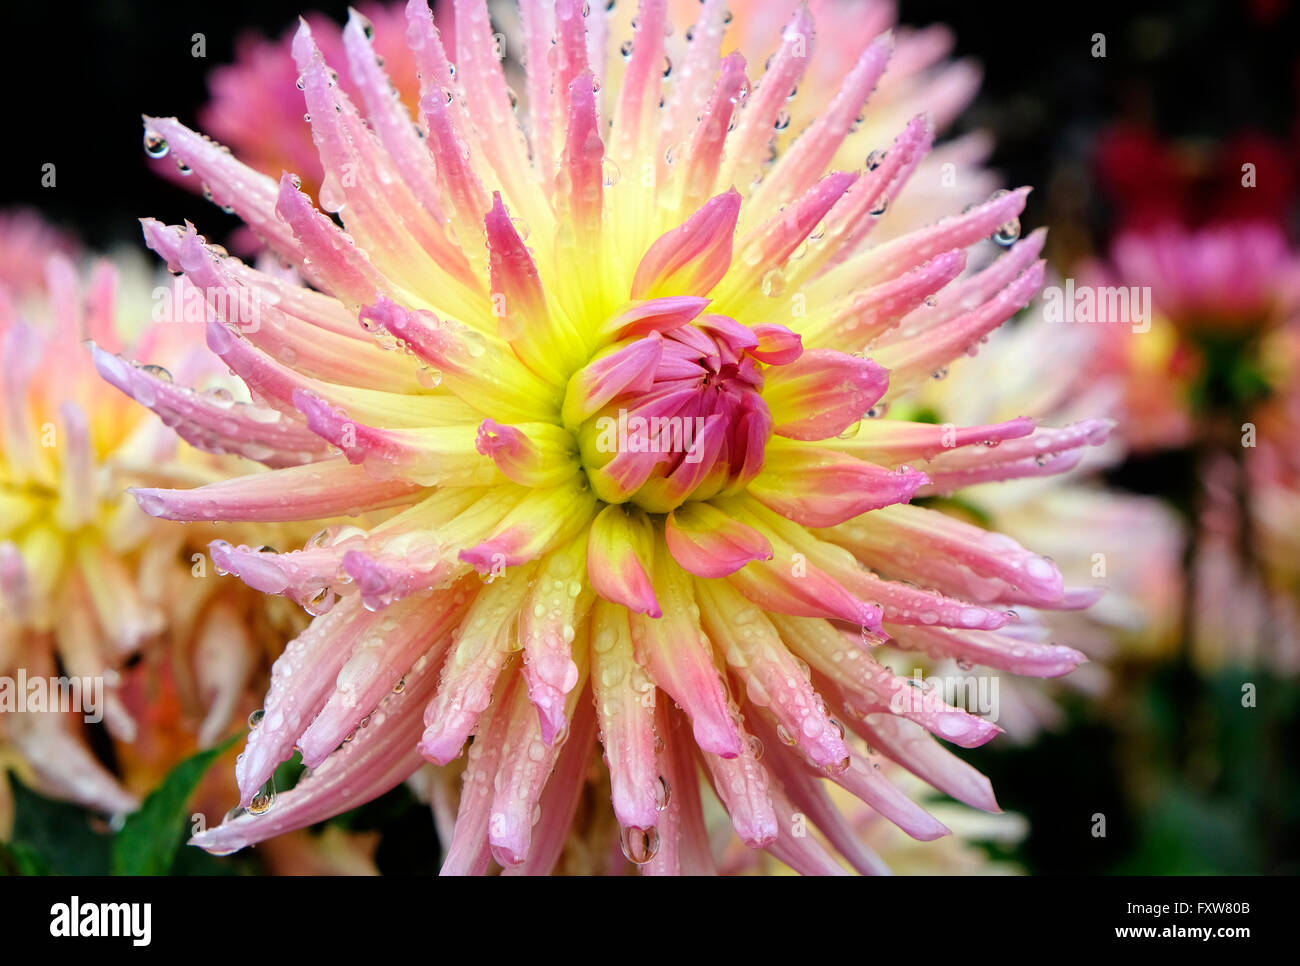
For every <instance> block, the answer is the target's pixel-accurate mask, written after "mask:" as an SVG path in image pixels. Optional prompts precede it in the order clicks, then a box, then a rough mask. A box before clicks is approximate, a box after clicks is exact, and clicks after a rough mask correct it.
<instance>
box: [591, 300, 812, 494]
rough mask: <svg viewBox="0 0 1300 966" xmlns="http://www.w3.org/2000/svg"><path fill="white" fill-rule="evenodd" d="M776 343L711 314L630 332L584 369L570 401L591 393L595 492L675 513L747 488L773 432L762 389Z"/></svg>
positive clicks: (761, 463) (593, 484) (784, 331)
mask: <svg viewBox="0 0 1300 966" xmlns="http://www.w3.org/2000/svg"><path fill="white" fill-rule="evenodd" d="M771 328H775V329H780V327H771ZM781 332H782V333H784V334H785V335H786V336H788V338H787V339H784V340H783V341H786V342H788V341H789V340H794V342H795V343H797V337H794V336H793V334H792V333H788V330H784V329H782V330H781ZM770 351H771V349H770V346H766V347H765V345H764V339H763V337H761V336H760V335H759V334H757V333H756V332H755V331H754V330H751V329H749V328H748V327H746V326H744V325H741V324H739V323H738V322H736V321H734V320H733V319H730V318H728V317H726V316H721V315H706V316H703V317H701V318H698V319H696V320H695V321H694V322H692V323H689V324H685V325H680V326H678V327H676V328H672V329H669V330H668V331H663V332H660V331H651V332H650V333H649V334H648V335H646V336H643V337H634V338H630V339H624V340H623V341H621V342H619V343H616V344H615V345H614V346H613V347H611V349H610V350H608V351H607V352H606V354H603V355H602V356H600V357H599V358H598V359H597V360H595V361H594V362H593V363H591V364H590V365H589V366H588V367H587V368H586V369H584V370H583V371H582V372H580V373H579V374H578V376H576V377H575V379H574V382H573V383H571V384H570V387H569V397H570V398H569V399H568V400H566V409H567V410H569V411H570V412H572V410H573V400H574V398H575V397H584V398H587V399H589V400H590V401H591V404H590V405H588V406H587V407H585V408H584V412H583V415H584V416H585V418H583V419H582V420H581V422H580V423H579V425H578V426H577V427H576V434H577V437H578V444H579V448H580V451H581V456H582V463H583V467H584V469H585V470H586V473H587V477H588V479H589V480H590V482H591V486H592V489H593V490H594V492H595V493H596V495H597V496H598V497H600V498H601V499H602V500H605V501H606V502H608V503H634V504H636V505H637V506H639V507H641V508H642V509H644V510H647V511H648V512H651V513H667V512H669V511H670V510H673V509H675V508H676V507H678V506H681V505H682V504H683V503H685V502H686V501H687V500H706V499H709V498H710V497H713V496H717V495H719V494H726V493H734V492H737V491H739V490H741V489H743V488H744V487H745V485H746V484H747V483H748V482H749V481H750V480H751V479H752V478H753V477H754V476H755V475H756V474H757V473H758V472H759V470H761V469H762V467H763V450H764V447H765V445H766V443H767V440H768V438H769V437H770V436H771V435H772V416H771V413H770V412H769V411H768V407H767V404H766V403H765V402H764V401H763V399H762V396H761V395H760V392H761V390H762V388H763V370H764V361H765V359H764V357H765V355H766V354H767V353H769V352H770ZM785 351H786V352H787V353H788V351H789V349H788V347H786V348H785ZM796 351H797V350H796Z"/></svg>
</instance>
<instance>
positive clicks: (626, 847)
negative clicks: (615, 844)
mask: <svg viewBox="0 0 1300 966" xmlns="http://www.w3.org/2000/svg"><path fill="white" fill-rule="evenodd" d="M619 844H620V845H621V846H622V847H623V854H624V855H625V856H627V860H628V861H629V862H634V863H636V864H637V865H645V864H646V863H647V862H649V861H650V860H651V859H653V858H654V857H655V855H656V853H658V851H659V830H658V829H656V828H625V829H623V833H622V835H621V836H620V837H619Z"/></svg>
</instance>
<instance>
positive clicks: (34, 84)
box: [0, 0, 1300, 873]
mask: <svg viewBox="0 0 1300 966" xmlns="http://www.w3.org/2000/svg"><path fill="white" fill-rule="evenodd" d="M623 2H627V0H623ZM300 9H302V8H300V5H299V3H298V2H296V0H295V2H290V3H269V2H265V0H262V2H253V0H225V2H222V3H219V4H206V3H205V4H197V3H176V2H165V0H147V2H145V0H137V2H132V3H128V2H123V0H109V2H97V3H84V4H75V3H74V4H53V3H44V4H33V3H23V4H10V5H8V8H7V9H6V13H5V20H6V26H7V27H8V32H7V34H8V35H7V39H8V41H9V43H8V45H7V51H6V56H5V57H3V58H0V85H3V86H2V88H0V89H3V90H4V91H5V92H6V93H7V95H8V96H7V97H6V98H5V109H6V111H7V112H8V117H7V118H6V121H7V128H8V130H9V131H10V132H11V134H10V136H9V137H8V138H7V143H6V145H5V150H4V152H3V155H2V156H3V162H0V163H3V165H4V166H5V168H7V169H8V170H7V171H6V176H5V177H4V178H3V179H0V209H2V208H8V207H13V206H15V205H25V206H31V207H35V208H38V209H40V210H41V211H42V212H43V213H44V214H45V215H46V216H47V217H50V218H51V219H53V220H54V221H55V222H56V223H59V224H62V225H65V226H66V227H68V228H69V229H73V230H75V231H76V232H77V233H78V234H79V235H80V236H81V237H82V238H83V239H84V240H85V241H86V242H87V243H88V244H89V245H91V246H92V247H96V248H103V247H105V246H107V245H109V244H110V243H114V242H123V241H124V242H129V243H136V244H138V242H139V231H138V227H137V225H136V219H137V218H139V217H140V216H142V215H151V216H154V217H158V218H160V219H162V220H163V221H164V222H166V223H176V222H178V221H180V220H182V219H184V218H186V217H190V218H195V217H201V218H202V219H203V230H204V231H205V232H210V233H212V234H219V232H220V226H221V224H222V223H223V222H224V223H225V224H226V225H227V226H228V227H229V226H233V224H234V220H233V219H231V218H229V217H227V216H223V215H222V214H221V213H220V212H219V211H218V210H217V209H216V208H215V207H213V206H211V205H208V204H206V203H204V202H202V201H201V200H200V199H199V198H197V197H196V196H195V195H193V194H190V193H188V192H186V191H185V190H183V189H182V188H180V187H178V186H176V185H174V184H171V183H169V182H166V181H163V180H160V179H159V178H157V177H156V176H155V175H154V174H153V173H151V172H150V171H149V170H147V167H146V163H145V161H146V159H145V156H144V154H143V151H142V149H141V125H140V121H139V116H140V114H141V113H142V112H149V113H155V114H163V115H172V114H174V115H176V116H178V117H180V118H181V119H182V120H184V121H186V122H187V123H191V124H192V123H194V119H195V114H196V111H197V108H198V106H199V105H200V104H201V103H202V102H203V101H204V100H205V99H206V87H205V74H206V72H207V71H208V70H210V69H212V68H214V67H216V66H217V65H220V64H223V63H227V62H228V61H229V60H230V59H231V57H232V54H233V48H234V38H235V36H236V35H237V34H238V33H239V32H241V31H243V30H245V29H249V28H252V29H256V30H259V31H261V32H262V33H264V34H269V35H278V34H280V33H281V32H282V31H283V30H284V29H285V28H286V27H287V26H288V25H289V24H290V23H291V22H292V20H293V18H294V16H296V14H297V13H298V12H299V10H300ZM305 9H319V10H322V11H324V12H326V13H328V14H330V15H332V16H334V17H335V18H337V19H340V20H341V19H343V17H344V16H345V13H346V4H344V3H312V4H308V5H307V6H306V8H305ZM901 19H902V21H903V22H904V23H910V24H916V25H923V24H928V23H932V22H944V23H947V24H949V25H950V26H951V27H952V28H953V30H954V31H955V33H956V36H957V50H956V53H957V55H959V56H970V57H974V58H976V59H978V60H979V61H981V62H982V64H983V66H984V71H985V82H984V86H983V88H982V91H981V93H980V95H979V98H978V100H977V102H976V104H975V106H974V107H973V109H972V110H970V111H969V112H968V113H967V114H966V116H965V117H964V118H963V119H962V121H961V122H960V125H959V130H963V129H972V128H983V129H987V130H989V131H991V132H992V133H993V134H994V135H995V136H996V143H997V147H996V152H995V154H994V157H993V166H994V167H995V168H997V169H999V170H1000V171H1001V172H1002V173H1003V174H1004V176H1005V179H1006V181H1007V182H1008V183H1010V184H1033V185H1037V186H1039V188H1040V190H1038V191H1036V192H1035V193H1034V194H1033V195H1032V196H1031V199H1030V204H1029V209H1028V211H1027V213H1026V215H1025V218H1024V222H1025V225H1026V230H1028V229H1029V228H1031V227H1036V226H1038V225H1040V224H1043V223H1045V222H1050V223H1051V224H1052V225H1053V230H1054V233H1058V234H1061V235H1063V237H1064V244H1065V246H1066V249H1065V252H1064V253H1065V254H1066V255H1067V256H1069V255H1074V254H1078V253H1079V252H1081V251H1086V250H1088V249H1089V248H1092V249H1095V250H1096V249H1100V248H1101V247H1104V243H1105V240H1106V238H1107V235H1108V233H1109V232H1110V231H1111V230H1112V229H1113V226H1114V223H1115V220H1116V219H1115V216H1116V214H1117V212H1116V210H1115V204H1114V202H1113V201H1110V200H1108V199H1107V198H1106V197H1104V196H1103V195H1102V194H1101V193H1100V192H1099V191H1097V190H1096V188H1095V187H1094V184H1095V181H1094V179H1093V177H1092V175H1093V150H1094V146H1095V143H1096V140H1097V138H1098V135H1099V134H1100V133H1102V132H1104V131H1106V130H1108V129H1110V128H1111V127H1112V126H1113V125H1114V124H1115V123H1116V122H1117V121H1120V120H1124V121H1128V122H1141V123H1146V124H1149V125H1150V126H1151V127H1152V128H1153V129H1155V130H1158V131H1160V132H1161V133H1162V134H1163V135H1164V136H1167V137H1177V138H1179V139H1182V141H1183V142H1184V143H1185V144H1190V145H1193V146H1195V145H1197V144H1200V145H1208V146H1211V147H1212V146H1213V145H1215V144H1218V143H1221V142H1223V141H1225V140H1227V139H1229V138H1232V137H1233V136H1235V135H1239V134H1241V133H1243V132H1258V133H1262V134H1265V135H1267V136H1269V137H1271V138H1275V139H1278V140H1279V141H1281V142H1283V143H1287V144H1290V145H1291V146H1292V151H1293V153H1292V154H1291V155H1290V157H1291V159H1292V161H1294V159H1295V157H1296V154H1295V153H1294V145H1295V144H1297V133H1298V132H1297V127H1296V121H1295V119H1296V117H1297V116H1298V112H1297V92H1298V91H1300V68H1298V64H1300V58H1298V56H1297V50H1298V48H1300V14H1298V12H1297V4H1295V3H1288V2H1286V0H1253V2H1224V3H1215V2H1210V0H1189V2H1184V3H1152V2H1131V3H1121V4H1098V3H1084V4H1076V3H1064V2H1056V3H1041V2H1037V3H983V2H977V3H970V2H963V3H950V2H927V0H917V2H908V0H904V2H903V3H902V4H901ZM195 32H202V33H204V34H205V35H206V38H207V54H208V56H207V58H206V60H197V59H194V58H192V57H191V55H190V46H191V40H190V37H191V35H192V34H193V33H195ZM1098 32H1100V33H1104V34H1105V35H1106V38H1107V48H1108V49H1107V54H1108V56H1107V57H1106V59H1104V60H1099V59H1096V58H1093V57H1092V56H1091V53H1090V51H1091V47H1092V37H1093V35H1094V34H1095V33H1098ZM46 162H53V163H55V164H56V165H57V171H58V185H57V188H55V189H52V190H48V189H42V187H41V186H40V177H41V166H42V165H43V164H45V163H46ZM1295 174H1296V173H1295V171H1292V172H1291V176H1292V177H1294V176H1295ZM1279 216H1280V218H1281V220H1282V221H1283V222H1284V223H1287V224H1289V225H1290V227H1291V228H1292V229H1294V228H1295V224H1294V221H1292V220H1290V219H1291V217H1292V216H1291V215H1289V214H1287V213H1285V212H1280V213H1279ZM1056 244H1058V246H1059V245H1061V244H1062V243H1061V242H1057V243H1056ZM1059 254H1061V250H1060V249H1059V248H1058V255H1059ZM1183 472H1187V468H1186V467H1183V466H1181V465H1180V464H1179V463H1178V462H1177V461H1176V460H1175V461H1173V462H1169V461H1166V462H1164V463H1160V464H1156V465H1154V466H1146V467H1141V466H1139V467H1138V468H1137V470H1136V471H1129V474H1128V476H1127V477H1125V478H1122V479H1121V480H1120V482H1121V483H1124V484H1126V485H1131V486H1133V488H1136V489H1144V490H1145V489H1150V490H1162V491H1163V492H1165V493H1171V492H1173V493H1176V492H1177V491H1178V489H1179V481H1178V480H1177V479H1173V478H1171V477H1176V476H1178V475H1179V474H1181V473H1183ZM1115 672H1116V673H1117V674H1118V675H1119V677H1120V679H1121V686H1120V688H1119V689H1118V691H1117V696H1115V697H1113V698H1112V699H1110V700H1109V701H1108V702H1106V703H1103V704H1098V703H1096V702H1092V703H1085V702H1078V703H1075V704H1068V705H1067V711H1068V724H1067V726H1066V727H1065V728H1064V729H1063V730H1062V731H1060V732H1059V733H1057V734H1055V735H1049V736H1047V737H1045V738H1044V739H1042V740H1040V741H1039V742H1038V743H1037V744H1036V745H1034V746H1032V747H1030V748H1027V749H1018V748H1015V747H1014V746H1011V745H1010V744H1009V743H1008V742H1005V741H998V742H993V743H992V745H991V746H987V747H985V748H983V749H980V750H978V751H975V752H967V753H963V757H965V758H967V759H968V760H970V761H972V762H973V763H974V764H976V765H977V766H979V767H980V768H982V769H984V770H985V771H986V772H987V773H988V774H989V775H990V777H991V778H992V779H993V783H994V787H995V788H996V789H997V790H998V793H999V798H1000V800H1001V802H1002V804H1003V806H1004V807H1005V808H1007V809H1009V810H1016V811H1020V812H1023V813H1024V814H1026V815H1027V816H1028V817H1029V819H1030V821H1031V823H1032V828H1033V832H1032V834H1031V837H1030V839H1029V840H1028V842H1027V843H1025V844H1024V845H1023V846H1021V847H1019V848H1017V849H1014V850H1012V851H1009V852H1000V853H999V854H1001V855H1007V856H1009V857H1011V858H1014V859H1016V860H1017V861H1020V862H1021V863H1022V864H1024V865H1025V866H1026V867H1027V868H1028V869H1030V870H1031V871H1035V872H1047V873H1088V872H1121V873H1123V872H1139V871H1140V872H1183V873H1203V872H1218V873H1241V872H1259V871H1263V872H1275V873H1276V872H1293V873H1294V872H1296V871H1300V861H1298V859H1297V857H1298V856H1300V832H1298V831H1297V829H1300V814H1298V811H1300V785H1298V783H1297V777H1296V768H1295V765H1294V762H1293V760H1292V759H1293V758H1294V750H1295V749H1296V748H1298V747H1300V725H1298V724H1297V720H1298V714H1297V712H1298V710H1300V689H1297V687H1296V684H1295V683H1294V682H1285V681H1275V680H1270V679H1268V678H1267V677H1265V676H1262V675H1256V676H1255V678H1253V680H1255V681H1256V682H1257V683H1258V685H1259V689H1260V701H1259V708H1258V709H1257V711H1255V712H1254V713H1252V714H1249V715H1236V716H1233V715H1230V714H1227V713H1224V712H1222V711H1221V710H1216V709H1222V708H1225V707H1229V708H1230V707H1232V706H1233V705H1234V704H1239V701H1237V696H1238V694H1239V684H1240V680H1241V675H1240V674H1235V675H1234V674H1232V673H1225V674H1224V675H1223V676H1221V677H1220V678H1209V679H1207V678H1203V677H1201V676H1199V675H1197V674H1196V673H1194V672H1193V670H1192V669H1191V667H1190V666H1189V665H1188V664H1186V663H1185V662H1184V661H1181V660H1179V661H1175V662H1173V663H1170V664H1166V665H1163V666H1153V667H1143V666H1137V665H1134V666H1126V665H1123V664H1120V665H1119V666H1118V667H1117V668H1115ZM1097 812H1103V813H1105V814H1106V815H1107V816H1108V836H1107V838H1106V839H1103V840H1099V839H1095V838H1093V837H1092V836H1091V835H1090V834H1088V829H1089V827H1090V823H1091V816H1092V815H1093V814H1094V813H1097ZM344 821H345V822H348V823H352V824H353V825H354V827H365V828H370V827H379V828H383V829H385V830H386V831H389V832H392V833H394V834H393V835H392V836H391V838H390V840H389V842H388V845H391V846H392V847H391V848H386V847H383V846H381V849H380V855H379V858H380V863H381V866H382V867H386V868H387V869H388V870H389V871H430V870H431V869H433V868H435V867H436V866H435V865H434V863H433V862H432V856H431V855H430V854H429V853H430V852H431V851H432V844H431V843H423V842H422V843H421V847H420V848H419V849H417V851H420V852H421V853H422V858H421V861H420V863H419V865H418V866H417V867H412V866H410V864H409V863H410V861H411V853H412V849H411V847H410V846H411V842H412V838H411V837H412V836H414V835H417V834H419V835H421V836H426V837H427V835H428V820H427V813H424V814H420V810H418V809H417V808H416V806H415V805H414V803H413V802H412V801H411V800H410V799H409V796H406V794H405V793H404V792H402V791H399V792H396V793H393V795H390V796H387V797H386V798H385V799H384V800H381V801H380V802H378V803H374V804H373V805H371V806H368V807H367V808H366V809H364V810H362V811H361V814H360V816H359V817H358V816H357V815H353V816H352V817H350V818H346V817H345V819H344ZM403 845H405V846H406V848H402V846H403Z"/></svg>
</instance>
